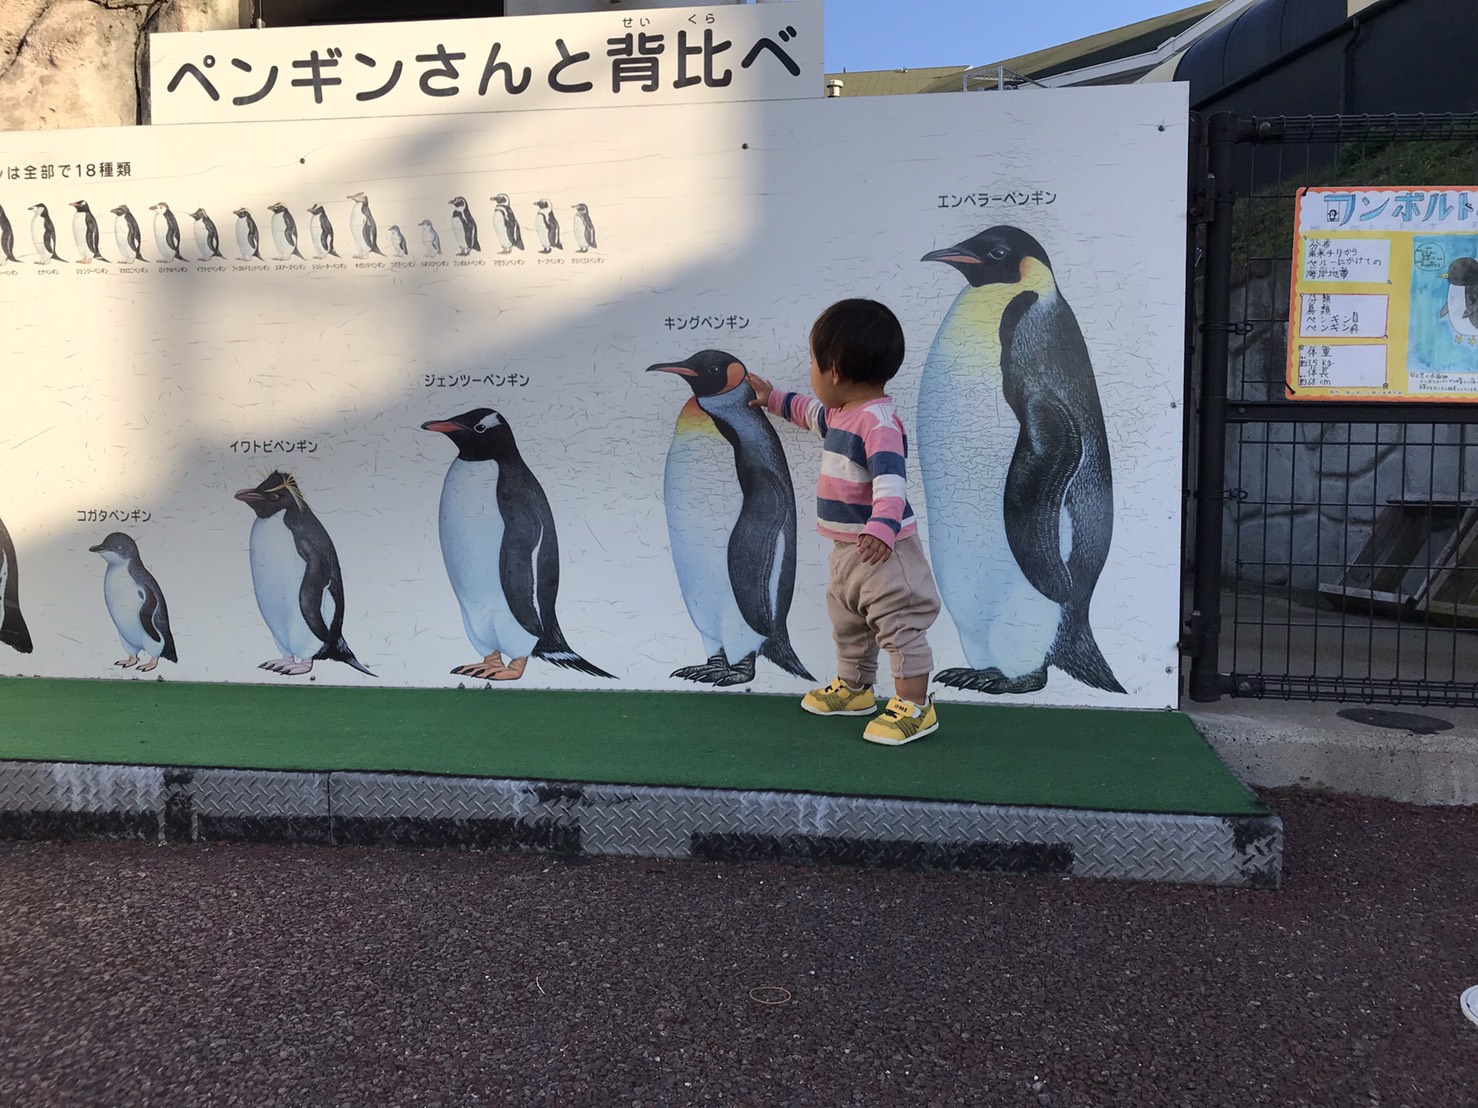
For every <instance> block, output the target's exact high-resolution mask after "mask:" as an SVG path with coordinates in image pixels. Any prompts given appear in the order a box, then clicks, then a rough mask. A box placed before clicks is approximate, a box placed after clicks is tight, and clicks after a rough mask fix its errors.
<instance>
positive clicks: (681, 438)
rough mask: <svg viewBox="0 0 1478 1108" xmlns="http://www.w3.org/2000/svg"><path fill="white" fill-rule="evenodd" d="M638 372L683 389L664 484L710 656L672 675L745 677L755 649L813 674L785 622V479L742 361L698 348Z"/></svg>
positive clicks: (788, 590) (790, 589)
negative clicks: (677, 382) (668, 378)
mask: <svg viewBox="0 0 1478 1108" xmlns="http://www.w3.org/2000/svg"><path fill="white" fill-rule="evenodd" d="M647 372H648V373H673V374H676V375H677V376H679V377H681V378H683V379H684V380H685V381H686V382H687V383H688V385H689V387H690V388H691V389H692V391H693V395H692V396H691V397H689V398H688V401H687V403H685V404H684V405H683V407H682V410H681V411H680V412H679V413H678V417H677V427H676V429H675V431H674V432H673V436H672V445H671V446H669V447H668V450H667V468H666V473H665V475H664V477H663V482H662V491H663V500H664V501H665V503H666V508H667V534H668V538H669V539H670V541H671V545H672V562H673V567H674V568H675V569H676V570H677V581H678V586H679V588H681V590H682V594H683V603H684V604H685V605H686V606H687V609H688V615H689V616H690V617H691V618H692V620H693V625H694V626H695V627H697V629H698V634H699V635H700V636H701V637H702V639H703V647H704V649H705V650H706V651H707V652H708V655H709V657H708V660H707V661H706V662H704V663H702V664H701V665H695V666H684V667H683V668H682V669H679V670H676V671H674V672H673V674H672V676H674V677H681V678H683V679H685V680H688V681H697V682H700V683H703V684H710V685H742V684H747V683H748V682H750V681H753V680H754V667H755V656H756V655H757V654H758V655H761V656H763V657H765V658H768V659H769V660H770V661H772V662H774V663H775V664H776V665H777V666H779V667H780V668H781V669H783V670H785V672H787V673H793V674H795V675H796V676H797V677H804V678H806V679H807V680H808V681H810V680H814V678H813V677H812V676H811V674H810V673H808V672H807V671H806V667H805V666H804V665H802V664H801V661H800V659H799V658H797V657H796V654H795V650H794V649H793V648H792V647H791V645H790V633H789V631H788V630H787V629H786V625H785V621H786V618H787V616H788V615H789V613H790V601H791V597H792V595H793V594H794V592H795V564H796V507H795V488H794V486H793V485H792V484H791V480H790V467H789V465H788V464H787V462H786V460H785V449H784V447H782V446H781V444H780V436H779V435H778V434H777V433H776V432H775V428H774V427H773V426H771V424H770V420H769V419H768V418H767V417H766V416H765V414H764V412H762V411H760V410H759V409H758V408H751V407H750V406H749V402H750V401H751V400H753V399H754V398H755V394H754V388H753V387H752V386H751V385H750V383H749V380H748V377H749V372H748V370H747V369H745V367H744V363H743V362H741V361H740V360H739V359H738V358H736V357H734V355H732V354H729V353H726V352H725V351H722V350H701V351H699V352H698V353H696V354H694V355H692V356H691V357H689V358H685V359H684V360H682V361H680V362H660V363H658V364H657V365H654V366H650V367H649V368H648V369H647Z"/></svg>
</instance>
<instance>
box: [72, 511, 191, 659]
mask: <svg viewBox="0 0 1478 1108" xmlns="http://www.w3.org/2000/svg"><path fill="white" fill-rule="evenodd" d="M88 549H89V550H91V551H92V552H93V553H94V554H101V555H102V556H103V561H105V562H107V563H108V568H107V570H106V571H104V573H103V602H104V603H105V604H107V606H108V615H110V616H111V617H113V626H114V627H116V628H118V638H119V640H120V641H121V642H122V643H123V649H124V650H127V651H128V657H126V658H121V659H119V660H118V661H116V662H114V663H113V664H114V665H115V666H122V667H123V668H124V669H132V668H133V667H134V666H138V667H139V672H140V673H149V672H151V671H152V670H153V669H154V668H155V667H156V666H158V665H159V659H161V658H163V659H165V660H166V661H170V662H178V661H179V660H180V659H179V657H178V656H177V655H176V653H175V648H174V635H173V634H171V633H170V630H169V608H168V606H167V605H166V604H165V603H164V590H162V589H161V588H160V587H159V582H158V581H156V580H155V579H154V575H153V574H152V573H150V572H149V571H148V569H146V568H145V567H144V560H143V559H142V558H141V557H139V545H138V543H136V542H135V541H134V540H133V538H132V537H130V536H128V535H125V534H124V533H123V532H122V531H114V532H113V533H112V534H111V535H109V536H108V537H107V538H105V539H103V541H102V542H100V543H98V544H97V545H96V546H89V547H88ZM140 654H147V655H148V656H149V660H148V661H147V662H144V663H143V664H142V665H140V664H139V655H140Z"/></svg>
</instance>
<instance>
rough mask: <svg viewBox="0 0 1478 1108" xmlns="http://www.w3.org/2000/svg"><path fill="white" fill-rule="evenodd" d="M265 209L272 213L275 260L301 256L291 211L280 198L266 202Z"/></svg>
mask: <svg viewBox="0 0 1478 1108" xmlns="http://www.w3.org/2000/svg"><path fill="white" fill-rule="evenodd" d="M267 210H268V211H270V212H271V213H272V245H273V246H275V247H277V260H278V261H279V262H282V261H286V260H287V259H288V258H301V257H302V256H303V252H302V251H301V250H299V249H298V221H297V220H296V219H294V218H293V213H292V212H290V211H288V210H287V205H286V204H284V203H282V202H281V201H280V200H279V201H278V202H277V203H276V204H268V205H267Z"/></svg>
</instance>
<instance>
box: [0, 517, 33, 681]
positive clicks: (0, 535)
mask: <svg viewBox="0 0 1478 1108" xmlns="http://www.w3.org/2000/svg"><path fill="white" fill-rule="evenodd" d="M0 642H3V643H4V644H5V645H6V646H8V647H10V648H11V649H12V650H17V651H19V652H20V653H22V654H29V653H31V650H32V646H31V632H30V630H29V628H27V627H26V620H25V617H24V616H22V615H21V573H20V569H19V567H18V566H17V565H16V561H15V543H14V542H12V541H11V538H10V532H9V531H8V530H7V529H6V527H5V521H4V520H3V519H0Z"/></svg>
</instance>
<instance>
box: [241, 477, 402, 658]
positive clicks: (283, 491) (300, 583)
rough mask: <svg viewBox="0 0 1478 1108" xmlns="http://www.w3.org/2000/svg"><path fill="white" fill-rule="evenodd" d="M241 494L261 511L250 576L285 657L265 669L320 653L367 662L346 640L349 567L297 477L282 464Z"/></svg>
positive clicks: (254, 509)
mask: <svg viewBox="0 0 1478 1108" xmlns="http://www.w3.org/2000/svg"><path fill="white" fill-rule="evenodd" d="M236 499H237V500H240V501H241V502H242V503H244V504H246V505H247V507H249V508H251V510H252V512H254V513H255V514H256V517H257V518H256V519H255V520H253V521H252V525H251V544H250V550H251V582H252V588H253V589H254V590H255V591H256V594H257V608H258V609H259V610H260V611H261V613H262V619H263V621H264V622H265V623H266V624H267V629H268V630H269V631H271V632H272V641H273V642H275V643H276V644H277V649H278V650H280V651H282V657H280V658H273V659H271V660H270V661H266V662H263V663H262V664H261V665H260V666H258V667H257V668H258V669H265V670H267V671H268V672H270V673H280V674H282V675H283V676H284V677H290V676H294V675H297V674H302V673H308V672H310V671H311V670H312V669H313V663H314V662H318V661H324V660H327V661H331V662H343V663H344V664H345V665H349V666H353V667H354V668H355V669H357V670H359V672H360V673H367V674H369V676H371V677H373V676H374V674H373V673H370V671H369V670H368V669H366V668H365V667H364V666H363V665H362V664H360V661H359V659H358V658H356V657H355V656H354V651H352V650H350V649H349V644H348V643H347V642H345V641H344V574H343V572H342V571H341V570H340V568H339V554H338V551H336V550H335V549H334V542H333V540H332V539H331V538H329V535H328V532H327V531H326V530H324V527H323V524H322V523H321V522H319V519H318V517H317V516H316V515H314V514H313V509H312V508H310V507H308V501H307V500H305V499H304V498H303V492H302V490H301V489H300V488H299V487H298V482H297V480H296V479H295V478H293V477H292V476H291V475H290V474H286V473H283V472H281V471H280V470H277V471H274V472H272V473H269V474H268V475H267V477H266V478H265V479H264V480H263V481H262V483H261V484H260V485H258V486H257V487H256V488H254V489H242V490H241V491H240V492H238V493H237V494H236Z"/></svg>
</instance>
